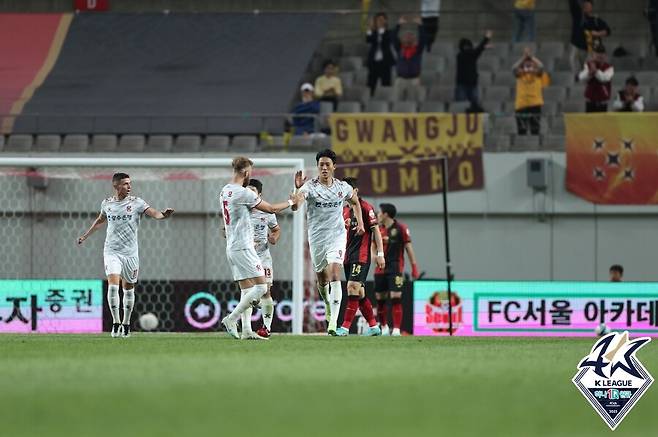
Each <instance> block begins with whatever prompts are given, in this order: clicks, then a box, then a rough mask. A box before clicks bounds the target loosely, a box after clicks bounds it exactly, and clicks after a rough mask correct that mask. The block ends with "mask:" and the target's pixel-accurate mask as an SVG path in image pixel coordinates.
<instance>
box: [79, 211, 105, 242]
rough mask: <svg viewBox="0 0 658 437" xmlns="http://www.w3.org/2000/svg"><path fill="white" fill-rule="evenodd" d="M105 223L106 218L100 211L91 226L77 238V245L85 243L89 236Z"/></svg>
mask: <svg viewBox="0 0 658 437" xmlns="http://www.w3.org/2000/svg"><path fill="white" fill-rule="evenodd" d="M106 221H107V217H105V214H103V212H102V211H101V213H100V214H98V217H96V220H94V222H93V223H92V224H91V226H90V227H89V229H87V232H85V233H84V234H82V235H81V236H80V237H78V244H82V242H83V241H85V240H86V239H87V238H89V236H90V235H91V234H93V233H94V232H96V231H97V230H98V228H100V227H101V226H103V224H104V223H105V222H106Z"/></svg>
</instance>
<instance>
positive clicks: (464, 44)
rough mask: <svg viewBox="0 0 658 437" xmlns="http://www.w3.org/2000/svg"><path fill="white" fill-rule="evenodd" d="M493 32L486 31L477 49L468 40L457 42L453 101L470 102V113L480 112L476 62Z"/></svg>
mask: <svg viewBox="0 0 658 437" xmlns="http://www.w3.org/2000/svg"><path fill="white" fill-rule="evenodd" d="M492 36H493V32H492V31H490V30H487V31H486V32H485V34H484V38H482V41H480V44H478V45H477V47H473V42H472V41H471V40H470V39H467V38H462V39H461V40H460V41H459V53H457V80H456V82H457V85H456V87H455V100H456V101H458V102H463V101H465V100H468V101H469V102H471V107H470V108H469V109H470V111H473V112H481V111H482V106H480V96H479V93H478V67H477V61H478V58H479V57H480V55H481V54H482V51H483V50H484V48H485V46H486V45H487V44H488V43H489V41H490V40H491V37H492Z"/></svg>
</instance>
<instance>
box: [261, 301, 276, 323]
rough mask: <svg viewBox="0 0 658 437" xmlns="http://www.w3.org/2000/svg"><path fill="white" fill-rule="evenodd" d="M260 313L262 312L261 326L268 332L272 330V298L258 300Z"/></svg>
mask: <svg viewBox="0 0 658 437" xmlns="http://www.w3.org/2000/svg"><path fill="white" fill-rule="evenodd" d="M260 307H261V311H262V312H263V324H264V325H265V327H266V328H267V330H268V331H270V330H271V328H272V318H273V317H274V301H273V300H272V297H264V298H262V299H261V300H260Z"/></svg>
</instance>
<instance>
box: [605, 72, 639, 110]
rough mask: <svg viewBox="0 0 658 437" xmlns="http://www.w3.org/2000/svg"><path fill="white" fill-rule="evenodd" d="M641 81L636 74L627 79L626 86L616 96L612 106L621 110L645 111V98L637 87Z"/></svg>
mask: <svg viewBox="0 0 658 437" xmlns="http://www.w3.org/2000/svg"><path fill="white" fill-rule="evenodd" d="M638 86H640V83H639V82H638V81H637V79H636V78H635V77H634V76H631V77H629V78H628V79H626V86H625V87H624V89H623V90H620V91H619V92H618V93H617V95H616V96H615V101H614V103H613V104H612V107H613V108H614V110H615V111H620V112H644V99H642V96H641V95H640V93H639V92H638V90H637V88H638Z"/></svg>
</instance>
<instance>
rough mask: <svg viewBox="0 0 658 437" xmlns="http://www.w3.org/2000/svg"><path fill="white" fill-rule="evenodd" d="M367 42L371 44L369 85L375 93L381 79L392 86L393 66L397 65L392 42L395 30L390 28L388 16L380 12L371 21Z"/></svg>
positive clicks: (369, 51)
mask: <svg viewBox="0 0 658 437" xmlns="http://www.w3.org/2000/svg"><path fill="white" fill-rule="evenodd" d="M366 42H367V43H368V44H370V49H369V50H368V86H369V87H370V94H371V95H372V94H374V93H375V88H377V82H378V81H380V80H381V82H382V85H383V86H391V68H392V67H393V65H395V57H394V56H393V50H392V49H391V44H392V42H393V32H391V31H390V30H389V29H388V17H387V15H386V14H385V13H383V12H380V13H378V14H377V15H375V18H374V19H373V20H372V21H371V22H370V29H368V32H367V33H366Z"/></svg>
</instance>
